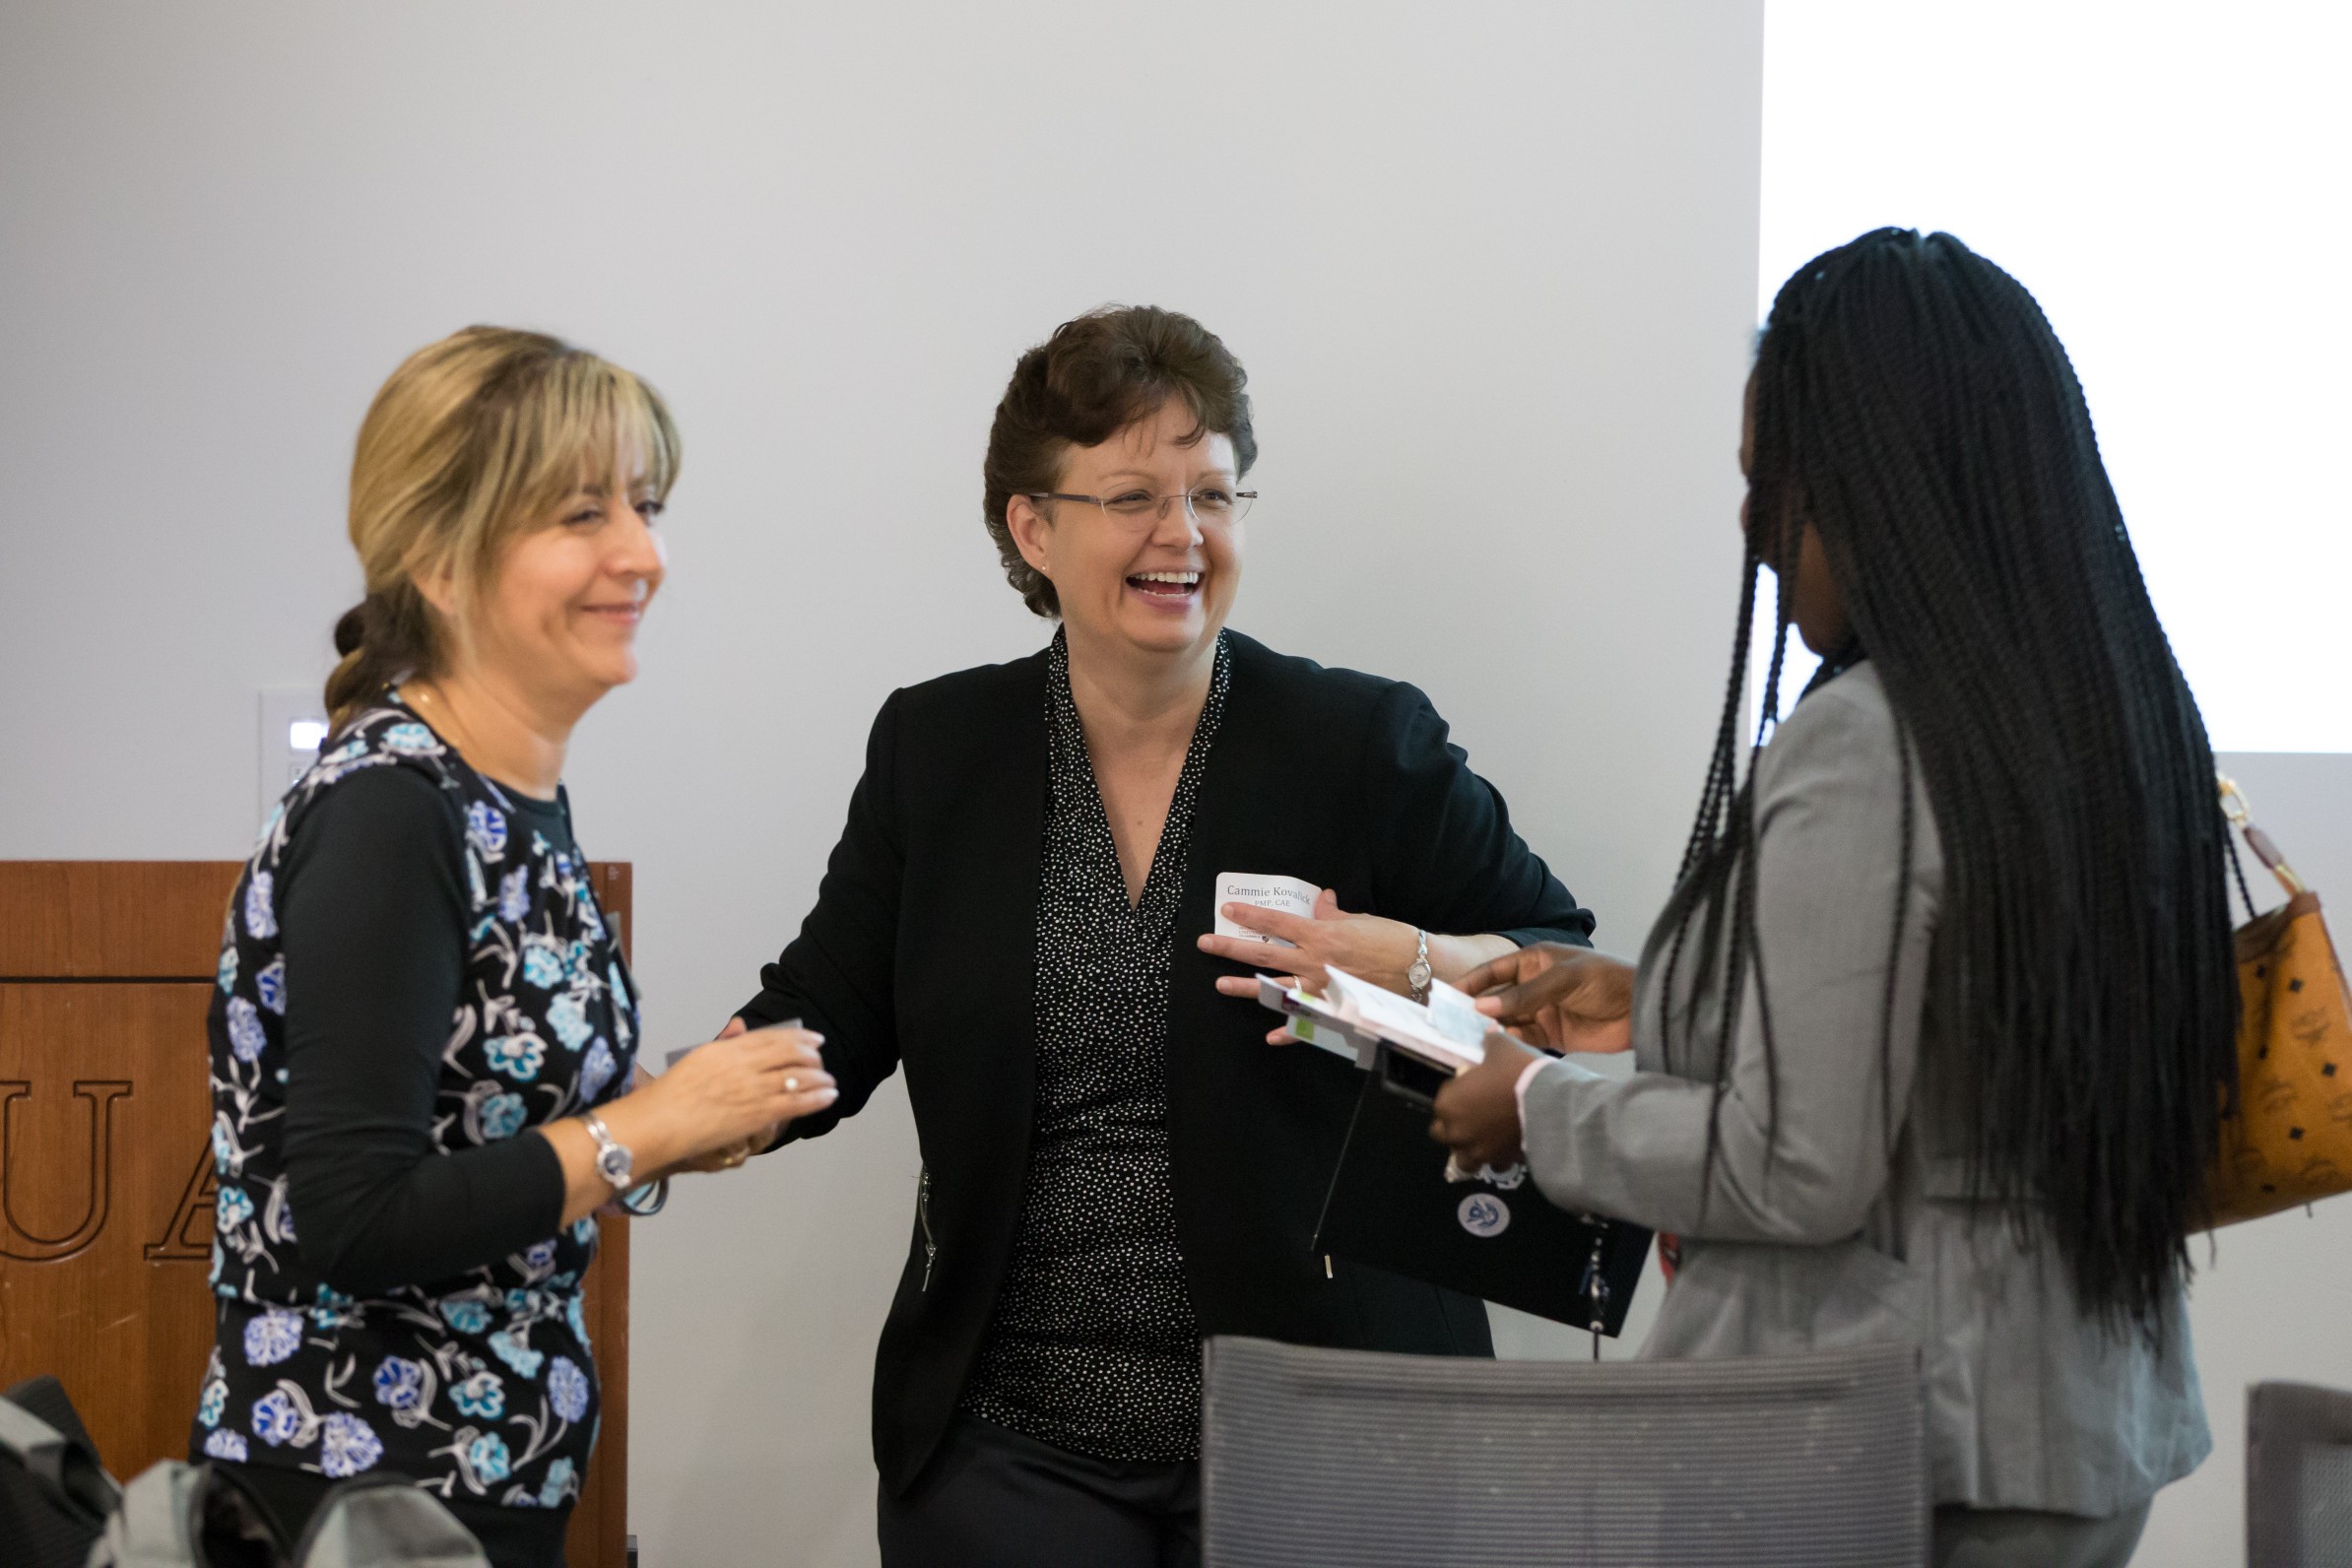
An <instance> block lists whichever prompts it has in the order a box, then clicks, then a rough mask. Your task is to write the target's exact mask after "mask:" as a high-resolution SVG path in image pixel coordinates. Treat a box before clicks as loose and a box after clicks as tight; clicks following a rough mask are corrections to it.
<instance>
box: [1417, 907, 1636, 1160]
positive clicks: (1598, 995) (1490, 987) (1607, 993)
mask: <svg viewBox="0 0 2352 1568" xmlns="http://www.w3.org/2000/svg"><path fill="white" fill-rule="evenodd" d="M1633 976H1634V969H1633V965H1631V964H1629V963H1627V962H1625V961H1624V960H1623V959H1621V958H1612V957H1609V956H1608V955H1607V954H1606V953H1600V952H1595V951H1593V950H1592V949H1591V948H1589V947H1568V946H1567V945H1565V944H1563V943H1557V942H1542V943H1537V944H1535V946H1534V947H1522V948H1520V949H1519V950H1518V951H1516V952H1512V953H1507V954H1505V955H1504V956H1502V957H1500V958H1497V959H1495V960H1494V961H1493V962H1491V963H1487V964H1482V965H1480V966H1479V967H1478V968H1477V969H1475V970H1472V971H1471V972H1470V974H1468V975H1466V976H1464V978H1463V987H1462V989H1464V990H1465V991H1468V992H1470V994H1471V995H1473V996H1475V997H1476V998H1477V999H1478V1011H1479V1012H1480V1013H1485V1014H1486V1015H1487V1016H1489V1017H1491V1018H1493V1019H1494V1020H1495V1021H1496V1022H1497V1023H1498V1024H1499V1025H1500V1026H1501V1027H1499V1028H1497V1029H1495V1030H1494V1031H1492V1032H1490V1033H1489V1034H1488V1035H1487V1036H1486V1060H1485V1061H1483V1062H1481V1063H1480V1064H1479V1065H1478V1066H1476V1067H1474V1068H1471V1069H1470V1071H1469V1072H1467V1073H1465V1074H1463V1075H1461V1076H1460V1077H1459V1078H1455V1079H1454V1080H1453V1081H1452V1082H1450V1083H1448V1084H1446V1085H1445V1087H1443V1088H1441V1089H1439V1090H1438V1091H1437V1112H1436V1114H1435V1115H1434V1116H1433V1117H1431V1118H1430V1122H1429V1136H1430V1137H1431V1138H1434V1139H1436V1140H1437V1141H1438V1142H1439V1143H1443V1144H1445V1145H1446V1146H1447V1147H1449V1148H1451V1149H1452V1150H1453V1151H1454V1162H1455V1163H1456V1164H1457V1165H1460V1166H1461V1167H1462V1168H1463V1169H1465V1170H1476V1169H1477V1168H1478V1167H1479V1166H1481V1165H1488V1166H1492V1167H1493V1168H1494V1169H1496V1170H1502V1169H1505V1168H1506V1167H1508V1166H1511V1165H1515V1164H1517V1163H1518V1162H1519V1159H1520V1153H1521V1149H1520V1141H1521V1133H1520V1126H1519V1075H1520V1074H1521V1073H1523V1072H1525V1071H1526V1069H1527V1065H1528V1064H1529V1063H1530V1062H1532V1061H1535V1060H1537V1057H1536V1053H1535V1052H1534V1051H1532V1050H1530V1049H1529V1048H1528V1046H1527V1044H1526V1043H1524V1042H1525V1041H1528V1040H1533V1041H1535V1042H1536V1043H1537V1044H1540V1045H1543V1046H1547V1047H1549V1048H1550V1049H1552V1050H1554V1051H1576V1052H1581V1053H1601V1052H1609V1051H1622V1050H1625V1049H1627V1048H1628V1047H1629V1046H1630V1045H1631V1044H1632V1043H1633ZM1505 1029H1508V1030H1511V1031H1512V1032H1511V1033H1508V1034H1506V1033H1505V1032H1503V1031H1504V1030H1505Z"/></svg>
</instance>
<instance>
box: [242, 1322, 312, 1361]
mask: <svg viewBox="0 0 2352 1568" xmlns="http://www.w3.org/2000/svg"><path fill="white" fill-rule="evenodd" d="M301 1347H302V1320H301V1318H300V1317H299V1316H298V1315H297V1314H295V1313H292V1312H280V1311H278V1310H277V1309H276V1308H271V1309H270V1310H268V1311H266V1312H264V1313H262V1314H261V1316H259V1317H257V1318H249V1319H247V1320H246V1322H245V1363H246V1365H248V1366H276V1365H277V1364H278V1363H279V1362H281V1361H283V1360H285V1359H286V1358H287V1357H289V1356H291V1355H293V1354H294V1352H295V1351H296V1350H299V1349H300V1348H301Z"/></svg>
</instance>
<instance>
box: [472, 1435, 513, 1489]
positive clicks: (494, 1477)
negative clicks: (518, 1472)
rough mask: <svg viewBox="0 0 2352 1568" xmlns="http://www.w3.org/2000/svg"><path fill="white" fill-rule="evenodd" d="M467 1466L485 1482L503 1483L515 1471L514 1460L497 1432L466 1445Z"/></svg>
mask: <svg viewBox="0 0 2352 1568" xmlns="http://www.w3.org/2000/svg"><path fill="white" fill-rule="evenodd" d="M466 1466H467V1468H468V1469H470V1470H473V1472H474V1473H475V1474H476V1475H479V1476H481V1477H482V1479H483V1480H485V1481H502V1480H504V1479H505V1478H506V1477H507V1476H508V1475H510V1474H512V1473H513V1471H514V1459H513V1456H512V1455H511V1454H509V1453H508V1452H507V1449H506V1444H505V1441H504V1440H503V1439H501V1438H500V1437H499V1436H498V1435H497V1434H496V1433H495V1432H485V1433H483V1434H482V1435H481V1436H480V1437H478V1438H476V1439H474V1441H473V1442H471V1443H468V1444H467V1445H466Z"/></svg>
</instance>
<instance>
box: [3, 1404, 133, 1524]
mask: <svg viewBox="0 0 2352 1568" xmlns="http://www.w3.org/2000/svg"><path fill="white" fill-rule="evenodd" d="M117 1495H118V1494H117V1491H116V1488H115V1485H114V1480H113V1477H111V1476H109V1475H108V1474H107V1473H106V1471H105V1470H104V1469H103V1467H101V1466H100V1465H99V1464H98V1450H97V1449H96V1448H94V1447H92V1446H91V1442H90V1434H89V1433H88V1432H87V1431H85V1430H84V1429H83V1426H82V1418H81V1417H80V1416H79V1415H77V1414H75V1413H74V1406H73V1402H72V1401H71V1400H68V1399H67V1398H66V1397H65V1390H64V1389H62V1388H60V1387H59V1386H58V1383H57V1380H56V1379H55V1378H48V1377H43V1378H33V1379H31V1380H29V1381H27V1382H24V1383H20V1384H18V1385H17V1386H16V1387H15V1388H13V1389H10V1390H9V1391H8V1393H7V1395H6V1396H5V1397H0V1562H4V1563H6V1564H8V1565H9V1568H82V1560H83V1558H85V1557H86V1556H88V1555H89V1553H90V1543H91V1542H92V1541H94V1540H96V1539H97V1538H98V1529H99V1527H100V1526H102V1525H103V1524H104V1523H105V1520H106V1515H107V1513H108V1511H109V1510H111V1509H112V1508H113V1507H114V1499H115V1497H116V1496H117Z"/></svg>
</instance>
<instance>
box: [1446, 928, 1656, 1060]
mask: <svg viewBox="0 0 2352 1568" xmlns="http://www.w3.org/2000/svg"><path fill="white" fill-rule="evenodd" d="M1633 978H1634V969H1633V965H1631V964H1629V963H1627V962H1625V961H1624V960H1623V959H1622V958H1612V957H1610V956H1609V955H1608V954H1607V953H1604V952H1595V951H1594V950H1593V949H1592V948H1590V947H1568V946H1565V945H1564V944H1561V943H1557V942H1539V943H1536V944H1535V946H1533V947H1522V948H1520V949H1518V950H1517V951H1515V952H1509V953H1505V954H1504V955H1503V956H1502V957H1500V958H1497V959H1495V960H1494V961H1493V962H1491V963H1485V964H1480V965H1479V966H1478V967H1477V968H1475V969H1473V970H1471V971H1470V973H1469V974H1467V975H1464V976H1463V977H1462V988H1463V989H1464V990H1465V991H1468V992H1469V993H1470V994H1471V995H1472V996H1474V997H1476V998H1477V999H1478V1001H1477V1004H1476V1005H1477V1009H1478V1012H1479V1013H1481V1014H1482V1015H1483V1016H1486V1017H1489V1018H1492V1019H1494V1020H1495V1021H1496V1022H1498V1023H1500V1024H1501V1025H1502V1026H1503V1027H1505V1028H1507V1029H1510V1030H1511V1031H1513V1032H1514V1033H1516V1034H1518V1035H1520V1036H1521V1037H1522V1038H1524V1039H1528V1040H1532V1041H1534V1042H1535V1044H1537V1045H1540V1046H1543V1047H1545V1048H1546V1049H1548V1050H1553V1051H1573V1052H1579V1053H1584V1054H1595V1055H1598V1054H1601V1053H1603V1052H1609V1051H1622V1050H1625V1049H1627V1048H1628V1047H1629V1046H1631V1045H1632V1043H1633Z"/></svg>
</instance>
